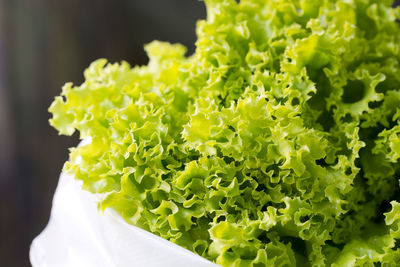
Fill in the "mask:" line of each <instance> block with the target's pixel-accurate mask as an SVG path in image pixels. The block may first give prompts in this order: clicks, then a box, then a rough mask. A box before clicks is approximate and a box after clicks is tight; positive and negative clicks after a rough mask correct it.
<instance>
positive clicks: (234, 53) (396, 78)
mask: <svg viewBox="0 0 400 267" xmlns="http://www.w3.org/2000/svg"><path fill="white" fill-rule="evenodd" d="M205 4H206V6H207V18H206V19H205V20H200V21H198V23H197V27H196V33H197V38H198V39H197V42H196V50H195V52H194V54H192V55H190V56H186V55H185V53H186V49H185V47H184V46H182V45H180V44H169V43H165V42H159V41H155V42H152V43H150V44H148V45H146V46H145V50H146V52H147V54H148V57H149V63H148V65H146V66H135V67H131V66H130V65H129V64H128V63H126V62H122V63H120V64H110V63H107V61H106V60H105V59H100V60H97V61H95V62H93V63H92V64H91V65H90V67H89V68H88V69H87V70H86V71H85V73H84V76H85V82H83V83H82V84H81V85H79V86H74V85H72V84H71V83H67V84H66V85H65V86H64V87H63V89H62V93H61V96H58V97H56V98H55V101H54V102H53V104H52V105H51V107H50V112H51V113H52V116H53V117H52V119H51V120H50V123H51V125H52V126H53V127H55V128H56V129H57V130H58V131H59V133H60V134H65V135H71V134H73V133H74V132H75V131H79V134H80V138H81V139H87V138H90V140H91V142H90V143H89V144H86V145H83V146H80V147H76V148H72V149H71V152H70V161H68V162H66V163H65V166H64V171H66V172H68V173H71V174H73V175H74V176H75V177H76V178H77V179H79V180H82V181H83V188H84V189H86V190H88V191H91V192H93V193H102V194H103V196H104V198H103V199H102V201H101V203H100V204H99V205H100V207H101V208H102V209H106V208H111V209H114V210H115V211H117V212H118V213H119V214H120V215H121V216H122V217H123V218H124V219H125V220H126V221H127V222H129V223H130V224H132V225H135V226H138V227H141V228H143V229H145V230H148V231H150V232H152V233H154V234H156V235H159V236H161V237H163V238H165V239H167V240H170V241H172V242H174V243H176V244H178V245H180V246H182V247H184V248H187V249H189V250H191V251H193V252H195V253H197V254H198V255H201V256H203V257H205V258H207V259H209V260H211V261H213V262H216V263H217V264H220V265H222V266H254V267H255V266H258V267H259V266H400V245H399V244H400V243H399V242H400V201H399V200H400V186H399V177H400V161H399V160H400V27H399V25H398V23H397V22H396V20H398V19H399V18H400V9H399V8H393V7H392V6H391V5H392V1H391V0H241V1H240V2H239V1H234V0H206V1H205Z"/></svg>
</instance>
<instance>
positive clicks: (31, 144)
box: [0, 0, 205, 266]
mask: <svg viewBox="0 0 400 267" xmlns="http://www.w3.org/2000/svg"><path fill="white" fill-rule="evenodd" d="M204 17H205V7H204V3H203V2H200V1H198V0H140V1H138V0H136V1H134V0H112V1H111V0H85V1H82V0H57V1H51V0H0V266H30V264H29V258H28V253H29V245H30V243H31V241H32V239H33V238H34V237H35V236H37V235H38V234H39V233H40V232H41V231H42V230H43V228H44V227H45V226H46V224H47V222H48V219H49V215H50V208H51V201H52V197H53V194H54V190H55V188H56V185H57V182H58V177H59V174H60V171H61V168H62V166H63V164H64V162H65V161H66V160H67V159H68V150H67V149H68V148H69V147H72V146H75V145H76V144H77V143H78V136H77V135H76V134H75V135H74V136H72V137H66V136H58V134H57V132H56V131H55V130H54V129H53V128H51V127H50V126H49V124H48V119H49V118H50V114H49V113H48V112H47V108H48V107H49V105H50V104H51V102H52V101H53V99H54V97H55V96H56V95H59V94H60V92H61V86H62V85H63V84H64V83H65V82H68V81H72V82H73V83H75V84H80V83H82V82H83V70H84V69H85V68H86V67H87V66H88V65H89V64H90V63H91V62H92V61H94V60H95V59H98V58H107V59H108V60H109V61H111V62H115V61H121V60H126V61H128V62H129V63H130V64H131V65H136V64H141V65H142V64H146V63H147V57H146V54H145V53H144V50H143V44H145V43H148V42H150V41H152V40H154V39H158V40H162V41H169V42H179V43H183V44H184V45H186V46H187V47H188V51H189V53H192V52H193V51H194V42H195V40H196V35H195V24H196V21H197V20H198V19H200V18H204Z"/></svg>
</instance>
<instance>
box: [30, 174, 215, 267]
mask: <svg viewBox="0 0 400 267" xmlns="http://www.w3.org/2000/svg"><path fill="white" fill-rule="evenodd" d="M30 260H31V263H32V265H33V267H61V266H62V267H67V266H68V267H69V266H71V267H72V266H73V267H91V266H93V267H103V266H104V267H114V266H118V267H124V266H129V267H132V266H143V267H145V266H149V267H153V266H154V267H158V266H160V267H161V266H162V267H187V266H191V267H197V266H198V267H213V266H214V267H215V266H218V265H215V264H213V263H211V262H209V261H207V260H206V259H204V258H202V257H200V256H198V255H196V254H194V253H192V252H190V251H188V250H186V249H184V248H182V247H179V246H177V245H175V244H173V243H171V242H169V241H167V240H164V239H162V238H160V237H158V236H156V235H153V234H151V233H149V232H146V231H144V230H142V229H140V228H137V227H134V226H132V225H129V224H128V223H126V222H125V221H124V220H123V219H122V218H121V217H119V216H118V215H117V214H116V213H114V212H112V211H110V210H106V211H105V213H102V212H100V211H99V210H98V209H97V203H96V195H94V194H91V193H89V192H86V191H84V190H82V189H81V183H79V182H78V181H77V180H75V179H74V177H71V176H68V175H66V174H64V173H62V174H61V176H60V181H59V184H58V187H57V190H56V193H55V195H54V199H53V207H52V210H51V216H50V221H49V223H48V225H47V227H46V228H45V229H44V230H43V232H42V233H41V234H40V235H39V236H38V237H36V238H35V239H34V240H33V242H32V245H31V250H30Z"/></svg>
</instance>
